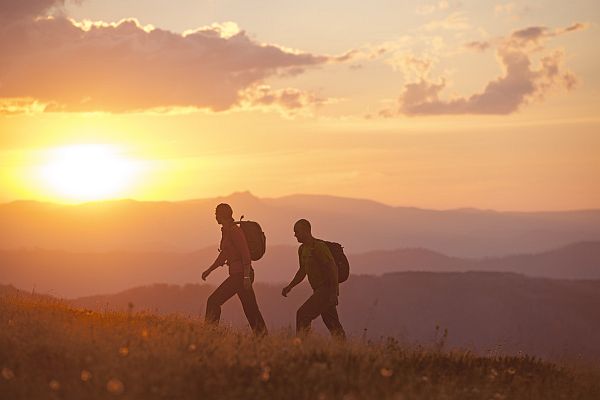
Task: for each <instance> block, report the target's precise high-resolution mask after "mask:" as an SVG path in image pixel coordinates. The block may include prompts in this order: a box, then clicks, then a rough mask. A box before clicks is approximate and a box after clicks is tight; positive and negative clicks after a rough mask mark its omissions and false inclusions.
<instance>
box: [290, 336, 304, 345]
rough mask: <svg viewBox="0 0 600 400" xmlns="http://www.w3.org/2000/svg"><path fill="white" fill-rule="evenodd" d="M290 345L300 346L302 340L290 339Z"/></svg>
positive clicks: (297, 338)
mask: <svg viewBox="0 0 600 400" xmlns="http://www.w3.org/2000/svg"><path fill="white" fill-rule="evenodd" d="M292 343H293V344H294V346H300V345H301V344H302V339H300V338H299V337H295V338H294V339H292Z"/></svg>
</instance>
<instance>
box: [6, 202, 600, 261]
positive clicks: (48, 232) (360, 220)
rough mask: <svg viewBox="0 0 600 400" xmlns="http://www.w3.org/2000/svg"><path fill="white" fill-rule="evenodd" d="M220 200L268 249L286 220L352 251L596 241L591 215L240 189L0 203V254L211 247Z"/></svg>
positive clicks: (287, 231) (285, 241) (494, 249)
mask: <svg viewBox="0 0 600 400" xmlns="http://www.w3.org/2000/svg"><path fill="white" fill-rule="evenodd" d="M220 202H227V203H230V204H231V205H232V207H233V209H234V212H235V216H236V217H239V216H240V215H242V214H243V215H245V217H246V219H251V220H256V221H259V222H260V223H261V225H262V226H263V229H264V230H265V232H266V234H267V238H268V244H269V245H279V244H281V245H294V244H295V239H294V237H293V233H292V225H293V223H294V222H295V221H296V220H297V219H299V218H308V219H309V220H310V221H312V223H313V228H314V232H315V234H316V235H317V236H320V237H324V238H327V239H329V240H334V241H337V242H340V243H342V244H343V245H344V246H345V247H346V249H347V251H348V252H349V253H353V254H356V253H363V252H367V251H373V250H392V249H396V248H399V247H401V248H410V247H422V248H427V249H431V250H433V251H436V252H441V253H444V254H448V255H451V256H455V257H492V256H502V255H506V254H515V253H533V252H540V251H545V250H547V249H549V248H555V247H559V246H563V245H566V244H568V243H573V242H580V241H599V240H600V210H583V211H561V212H531V213H527V212H497V211H488V210H474V209H457V210H443V211H440V210H425V209H419V208H414V207H393V206H388V205H385V204H381V203H377V202H375V201H371V200H361V199H350V198H341V197H335V196H320V195H292V196H286V197H281V198H265V199H260V198H257V197H255V196H253V195H252V194H250V193H249V192H243V193H234V194H232V195H230V196H226V197H218V198H212V199H198V200H189V201H180V202H140V201H133V200H119V201H108V202H94V203H85V204H79V205H60V204H52V203H39V202H32V201H17V202H12V203H6V204H0V221H2V224H0V248H2V249H18V248H32V247H39V248H45V249H62V250H70V251H88V252H97V251H112V250H126V251H128V250H134V251H161V250H168V251H181V252H190V251H194V250H197V249H202V248H205V247H207V246H211V245H213V244H214V243H217V241H218V237H219V228H218V226H217V225H216V222H215V221H214V207H215V206H216V204H218V203H220Z"/></svg>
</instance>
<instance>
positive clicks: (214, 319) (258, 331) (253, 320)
mask: <svg viewBox="0 0 600 400" xmlns="http://www.w3.org/2000/svg"><path fill="white" fill-rule="evenodd" d="M215 217H216V219H217V222H218V223H219V224H220V225H221V226H222V227H221V244H220V253H219V256H218V257H217V259H216V260H215V261H214V262H213V263H212V265H211V266H210V267H208V268H207V269H206V271H204V272H203V273H202V279H203V280H206V278H207V277H208V275H209V274H210V273H211V272H212V271H214V270H215V269H217V268H218V267H220V266H222V265H223V264H225V263H227V265H228V266H229V277H228V278H227V279H225V281H223V283H222V284H221V285H220V286H219V287H218V288H216V289H215V291H214V292H213V293H212V294H211V295H210V296H209V297H208V301H207V302H206V316H205V321H206V322H208V323H215V324H218V323H219V319H220V317H221V306H222V305H223V304H224V303H225V302H226V301H227V300H229V299H230V298H231V297H233V296H234V295H236V294H237V296H238V297H239V299H240V301H241V303H242V308H243V309H244V314H245V315H246V318H247V319H248V323H249V324H250V327H251V328H252V331H253V332H254V334H255V335H257V336H261V335H266V334H267V326H266V325H265V321H264V319H263V317H262V314H261V313H260V310H259V308H258V303H257V302H256V296H255V295H254V290H253V289H252V283H253V282H254V270H253V269H252V259H251V254H250V249H249V248H248V242H247V241H246V237H245V235H244V232H243V231H242V228H241V227H239V226H238V225H237V224H236V223H235V221H234V219H233V210H232V209H231V206H230V205H229V204H225V203H221V204H219V205H218V206H217V208H216V209H215ZM261 233H262V232H261ZM263 251H264V249H263ZM261 256H262V254H261Z"/></svg>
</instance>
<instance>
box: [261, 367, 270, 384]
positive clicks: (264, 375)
mask: <svg viewBox="0 0 600 400" xmlns="http://www.w3.org/2000/svg"><path fill="white" fill-rule="evenodd" d="M269 379H271V367H269V366H264V367H263V368H262V372H261V373H260V380H261V381H263V382H268V381H269Z"/></svg>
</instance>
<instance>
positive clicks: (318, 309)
mask: <svg viewBox="0 0 600 400" xmlns="http://www.w3.org/2000/svg"><path fill="white" fill-rule="evenodd" d="M294 236H296V239H298V242H300V243H301V245H300V247H299V248H298V261H299V264H300V267H299V268H298V272H296V275H295V276H294V279H292V281H291V282H290V284H289V285H288V286H286V287H284V288H283V290H282V291H281V294H282V295H283V296H284V297H287V294H288V293H289V292H290V291H291V290H292V288H293V287H294V286H296V285H297V284H299V283H300V282H302V281H303V280H304V277H306V276H307V275H308V282H309V283H310V286H311V287H312V289H313V294H312V296H310V297H309V298H308V300H306V301H305V302H304V304H302V306H300V308H299V309H298V312H297V313H296V333H297V334H305V333H307V332H308V331H309V330H310V324H311V322H312V320H313V319H315V318H317V317H318V316H319V315H320V316H321V317H322V318H323V322H324V323H325V326H327V329H329V332H331V335H332V336H334V337H338V338H341V339H345V337H346V333H345V332H344V328H343V327H342V324H341V323H340V319H339V317H338V313H337V308H336V306H337V304H338V295H339V284H338V267H337V265H336V264H335V260H334V258H333V255H332V254H331V251H330V250H329V248H328V247H327V244H325V242H323V241H322V240H319V239H316V238H314V237H313V235H312V233H311V226H310V222H308V221H307V220H305V219H301V220H298V221H297V222H296V223H295V224H294Z"/></svg>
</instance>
